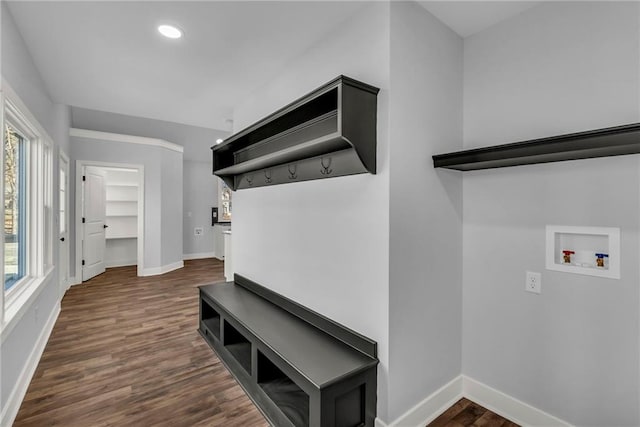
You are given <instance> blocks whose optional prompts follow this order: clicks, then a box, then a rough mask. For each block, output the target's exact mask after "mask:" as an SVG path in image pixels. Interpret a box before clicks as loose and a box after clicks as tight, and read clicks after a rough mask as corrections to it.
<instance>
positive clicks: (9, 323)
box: [0, 267, 57, 425]
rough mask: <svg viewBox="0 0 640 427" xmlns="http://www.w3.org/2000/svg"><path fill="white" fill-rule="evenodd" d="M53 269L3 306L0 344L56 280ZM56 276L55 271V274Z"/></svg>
mask: <svg viewBox="0 0 640 427" xmlns="http://www.w3.org/2000/svg"><path fill="white" fill-rule="evenodd" d="M54 271H56V270H54V268H53V267H51V268H50V269H49V270H47V272H46V273H45V275H44V276H42V277H38V278H36V279H34V280H33V281H32V282H31V283H30V284H29V286H28V287H27V288H26V289H25V290H24V292H22V293H21V294H20V295H19V296H18V297H17V298H16V299H15V300H14V301H13V302H12V303H11V305H5V312H4V324H3V325H2V331H0V343H1V342H4V340H5V339H6V338H7V337H8V336H9V335H10V334H11V331H12V330H13V328H14V327H15V326H16V325H17V324H18V323H20V319H22V316H24V314H25V313H26V312H27V310H28V309H29V307H31V304H32V303H33V301H34V300H35V299H36V298H37V297H38V295H40V293H41V292H42V290H43V289H44V288H45V287H46V286H47V285H48V284H49V283H50V282H51V281H52V280H57V279H56V278H55V277H53V276H54ZM55 274H57V271H56V273H55ZM0 425H2V424H0Z"/></svg>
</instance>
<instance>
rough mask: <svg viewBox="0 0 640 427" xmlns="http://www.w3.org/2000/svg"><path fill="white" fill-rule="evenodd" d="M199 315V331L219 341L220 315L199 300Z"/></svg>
mask: <svg viewBox="0 0 640 427" xmlns="http://www.w3.org/2000/svg"><path fill="white" fill-rule="evenodd" d="M200 313H201V314H200V329H201V330H202V331H203V332H204V333H205V334H206V335H208V334H213V336H214V337H216V338H217V339H220V314H219V313H218V312H217V311H215V310H214V309H213V307H211V305H209V304H208V303H207V302H206V301H204V300H200Z"/></svg>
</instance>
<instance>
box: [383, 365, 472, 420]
mask: <svg viewBox="0 0 640 427" xmlns="http://www.w3.org/2000/svg"><path fill="white" fill-rule="evenodd" d="M461 398H462V376H461V375H458V376H457V377H455V378H454V379H453V380H451V381H449V382H448V383H447V384H445V385H443V386H442V387H440V388H439V389H438V390H436V391H434V392H433V393H431V394H430V395H429V396H428V397H426V398H425V399H424V400H423V401H422V402H420V403H418V404H417V405H416V406H414V407H413V408H411V409H409V410H408V411H407V412H405V413H404V414H403V415H401V416H400V417H399V418H398V419H397V420H395V421H394V422H392V423H391V424H389V427H413V426H416V427H418V426H420V427H422V426H426V425H427V424H429V423H430V422H431V421H433V420H435V419H436V418H438V416H439V415H440V414H442V413H443V412H444V411H446V410H447V409H449V407H451V405H453V404H454V403H456V402H457V401H458V400H460V399H461ZM376 422H377V423H382V421H379V422H378V421H376ZM379 425H381V426H384V423H382V424H379Z"/></svg>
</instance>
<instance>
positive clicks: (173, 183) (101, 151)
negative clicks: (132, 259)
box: [71, 136, 182, 270]
mask: <svg viewBox="0 0 640 427" xmlns="http://www.w3.org/2000/svg"><path fill="white" fill-rule="evenodd" d="M71 159H72V166H73V167H72V169H73V171H72V176H73V177H75V162H76V160H85V161H94V162H107V163H118V164H136V165H143V166H144V191H145V196H144V224H145V230H144V268H145V270H148V269H158V268H161V267H164V266H168V265H171V264H174V263H178V262H181V261H182V153H180V152H177V151H173V150H169V149H166V148H162V147H153V146H148V145H140V144H129V143H122V142H114V141H102V140H96V139H89V138H81V137H75V136H74V137H71ZM73 182H74V185H72V186H71V187H72V189H71V191H73V192H75V180H74V181H73Z"/></svg>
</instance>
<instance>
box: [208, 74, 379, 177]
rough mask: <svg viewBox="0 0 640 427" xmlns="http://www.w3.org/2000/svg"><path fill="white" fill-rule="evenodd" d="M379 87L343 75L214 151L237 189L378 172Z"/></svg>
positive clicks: (217, 168) (222, 173) (218, 168)
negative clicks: (377, 120) (377, 124)
mask: <svg viewBox="0 0 640 427" xmlns="http://www.w3.org/2000/svg"><path fill="white" fill-rule="evenodd" d="M378 91H379V89H378V88H375V87H373V86H370V85H367V84H365V83H362V82H359V81H357V80H354V79H351V78H349V77H346V76H338V77H337V78H335V79H334V80H332V81H330V82H329V83H327V84H325V85H323V86H322V87H319V88H318V89H316V90H314V91H313V92H311V93H309V94H307V95H305V96H303V97H302V98H300V99H298V100H296V101H294V102H292V103H291V104H289V105H287V106H285V107H283V108H281V109H280V110H278V111H276V112H275V113H273V114H271V115H270V116H268V117H265V118H264V119H262V120H260V121H258V122H257V123H255V124H253V125H251V126H249V127H247V128H246V129H244V130H242V131H240V132H238V133H236V134H234V135H232V136H230V137H229V138H227V139H225V140H224V141H223V142H222V143H220V144H218V145H214V146H213V147H211V149H212V154H213V173H214V175H217V176H219V177H221V178H222V179H223V180H224V181H225V182H226V183H227V185H228V186H229V187H230V188H232V189H233V190H238V189H243V188H250V187H259V186H264V185H275V184H284V183H289V182H299V181H306V180H311V179H320V178H331V177H336V176H344V175H352V174H355V173H374V174H375V173H376V119H377V94H378Z"/></svg>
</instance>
